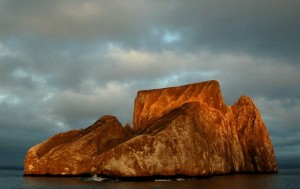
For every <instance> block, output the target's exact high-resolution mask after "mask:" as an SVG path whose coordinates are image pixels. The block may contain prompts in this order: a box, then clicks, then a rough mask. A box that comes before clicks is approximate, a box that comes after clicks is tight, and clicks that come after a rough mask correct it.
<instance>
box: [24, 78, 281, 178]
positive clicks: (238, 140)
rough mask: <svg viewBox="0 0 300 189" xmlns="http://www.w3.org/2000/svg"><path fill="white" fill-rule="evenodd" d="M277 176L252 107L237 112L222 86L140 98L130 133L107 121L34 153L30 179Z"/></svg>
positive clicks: (243, 103)
mask: <svg viewBox="0 0 300 189" xmlns="http://www.w3.org/2000/svg"><path fill="white" fill-rule="evenodd" d="M244 172H270V173H272V172H274V173H275V172H277V165H276V160H275V155H274V151H273V146H272V143H271V140H270V138H269V135H268V132H267V130H266V127H265V125H264V123H263V120H262V118H261V116H260V114H259V111H258V110H257V108H256V107H255V105H254V103H253V101H252V100H251V99H250V98H249V97H246V96H242V97H241V98H240V99H239V100H238V101H237V102H236V103H235V104H234V105H233V106H227V105H226V104H225V103H224V102H223V99H222V94H221V90H220V86H219V83H218V82H217V81H207V82H202V83H196V84H189V85H184V86H179V87H171V88H164V89H153V90H145V91H139V92H138V94H137V97H136V99H135V106H134V117H133V129H131V128H130V127H129V125H127V126H126V127H122V126H121V124H120V123H119V121H118V120H117V119H116V118H115V117H113V116H104V117H102V118H101V119H100V120H98V121H97V122H96V123H95V124H93V125H92V126H90V127H88V128H87V129H83V130H73V131H69V132H66V133H61V134H58V135H55V136H53V137H52V138H50V139H48V140H47V141H45V142H43V143H41V144H38V145H36V146H34V147H32V148H31V149H30V150H29V151H28V154H27V156H26V159H25V170H24V174H25V175H44V174H51V175H79V174H92V175H94V174H97V175H107V176H115V177H141V176H143V177H147V176H176V175H186V176H206V175H213V174H227V173H244Z"/></svg>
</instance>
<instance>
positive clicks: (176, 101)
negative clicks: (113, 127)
mask: <svg viewBox="0 0 300 189" xmlns="http://www.w3.org/2000/svg"><path fill="white" fill-rule="evenodd" d="M195 101H197V102H204V103H206V104H207V105H208V106H210V107H212V108H215V109H219V110H221V109H223V108H224V106H225V104H224V102H223V98H222V93H221V89H220V84H219V82H218V81H216V80H210V81H206V82H200V83H193V84H187V85H182V86H177V87H169V88H161V89H151V90H142V91H139V92H138V93H137V97H136V99H135V104H134V117H133V129H134V130H135V131H138V130H142V129H145V128H146V127H147V126H149V125H151V124H152V123H153V122H155V121H156V120H157V119H159V118H160V117H162V116H163V115H165V114H166V113H168V112H169V111H171V110H172V109H174V108H177V107H180V106H181V105H183V104H184V103H186V102H195Z"/></svg>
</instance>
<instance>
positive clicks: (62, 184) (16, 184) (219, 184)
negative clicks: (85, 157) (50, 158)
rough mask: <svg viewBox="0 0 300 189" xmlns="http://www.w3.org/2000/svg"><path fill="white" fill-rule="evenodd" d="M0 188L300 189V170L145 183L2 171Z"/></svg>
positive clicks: (161, 180) (0, 172)
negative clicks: (27, 175) (32, 175)
mask: <svg viewBox="0 0 300 189" xmlns="http://www.w3.org/2000/svg"><path fill="white" fill-rule="evenodd" d="M0 188H1V189H2V188H5V189H6V188H7V189H9V188H25V189H26V188H41V189H42V188H43V189H48V188H97V189H99V188H100V189H101V188H117V189H118V188H120V189H129V188H152V189H159V188H200V189H201V188H203V189H217V188H222V189H285V188H289V189H290V188H291V189H299V188H300V169H282V170H279V173H278V174H240V175H225V176H213V177H209V178H202V179H190V180H185V179H177V181H173V180H167V179H160V180H155V181H144V182H137V181H135V182H122V181H118V182H115V181H114V182H112V181H108V180H105V179H103V178H99V177H23V171H22V170H0Z"/></svg>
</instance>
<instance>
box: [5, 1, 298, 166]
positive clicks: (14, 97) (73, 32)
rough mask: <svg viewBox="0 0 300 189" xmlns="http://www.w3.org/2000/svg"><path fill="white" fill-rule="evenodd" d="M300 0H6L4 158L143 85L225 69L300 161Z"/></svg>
mask: <svg viewBox="0 0 300 189" xmlns="http://www.w3.org/2000/svg"><path fill="white" fill-rule="evenodd" d="M299 7H300V1H298V0H285V1H282V0H252V1H249V0H209V1H204V0H197V1H196V0H195V1H192V0H186V1H179V0H178V1H177V0H172V1H168V0H165V1H161V0H152V1H146V0H144V1H143V0H134V1H133V0H119V1H117V0H112V1H100V0H99V1H93V0H85V1H83V0H51V1H46V0H26V1H18V0H0V150H1V151H0V166H4V165H9V166H22V165H23V160H24V157H25V155H26V152H27V150H28V149H29V148H30V147H31V146H33V145H35V144H37V143H40V142H42V141H43V140H45V139H47V138H48V137H50V136H52V135H54V134H56V133H58V132H63V131H68V130H70V129H79V128H85V127H87V126H89V125H90V124H92V123H93V122H95V121H96V120H97V119H98V118H99V117H101V116H102V115H104V114H111V115H116V116H117V117H118V118H119V120H120V121H121V122H122V124H126V123H127V122H129V123H131V121H132V111H133V101H134V98H135V96H136V92H137V91H138V90H141V89H150V88H158V87H167V86H176V85H182V84H187V83H193V82H200V81H206V80H211V79H215V80H218V81H219V82H220V84H221V87H222V92H223V96H224V99H225V101H226V103H227V104H228V105H232V104H233V103H234V102H235V101H236V100H237V99H238V98H239V96H241V95H248V96H250V97H251V98H253V99H254V101H255V103H256V105H257V106H258V108H259V109H260V111H261V114H262V116H263V119H264V121H265V123H266V126H267V128H268V130H269V133H270V136H271V139H272V141H273V144H274V146H275V152H276V156H277V159H278V162H279V165H280V166H281V167H286V166H296V165H298V164H300V160H299V159H300V84H299V83H300V62H299V60H300V24H299V20H300V11H299Z"/></svg>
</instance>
